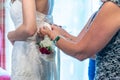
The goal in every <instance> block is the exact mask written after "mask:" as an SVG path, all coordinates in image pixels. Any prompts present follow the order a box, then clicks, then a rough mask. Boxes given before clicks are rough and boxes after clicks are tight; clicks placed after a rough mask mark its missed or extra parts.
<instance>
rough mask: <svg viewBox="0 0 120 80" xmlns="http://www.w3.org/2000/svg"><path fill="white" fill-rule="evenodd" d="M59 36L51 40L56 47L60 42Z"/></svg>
mask: <svg viewBox="0 0 120 80" xmlns="http://www.w3.org/2000/svg"><path fill="white" fill-rule="evenodd" d="M60 38H61V37H60V36H56V37H55V38H54V40H53V43H54V44H55V45H56V43H57V42H58V41H59V40H60Z"/></svg>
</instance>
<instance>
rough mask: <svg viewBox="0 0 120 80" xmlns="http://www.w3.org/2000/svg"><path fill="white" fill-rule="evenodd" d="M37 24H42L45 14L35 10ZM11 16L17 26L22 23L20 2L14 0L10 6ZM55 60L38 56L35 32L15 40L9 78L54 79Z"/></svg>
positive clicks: (15, 79) (25, 79)
mask: <svg viewBox="0 0 120 80" xmlns="http://www.w3.org/2000/svg"><path fill="white" fill-rule="evenodd" d="M36 15H37V16H36V20H37V26H39V27H40V26H41V25H43V21H44V18H45V15H44V14H42V13H39V12H36ZM11 17H12V20H13V22H14V24H15V28H17V27H18V26H19V25H21V23H22V4H21V2H20V0H16V1H15V2H14V3H13V4H12V6H11ZM54 72H55V62H46V61H45V60H43V59H42V58H41V57H40V52H39V50H38V49H37V46H36V34H35V35H34V36H32V37H29V38H28V39H27V41H16V42H15V43H14V46H13V51H12V75H11V80H56V79H54V74H56V73H54Z"/></svg>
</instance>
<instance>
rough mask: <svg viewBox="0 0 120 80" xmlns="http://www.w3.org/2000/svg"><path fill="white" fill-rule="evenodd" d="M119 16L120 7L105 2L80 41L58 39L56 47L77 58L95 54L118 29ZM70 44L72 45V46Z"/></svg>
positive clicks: (80, 58) (119, 23)
mask: <svg viewBox="0 0 120 80" xmlns="http://www.w3.org/2000/svg"><path fill="white" fill-rule="evenodd" d="M119 17H120V8H119V7H118V6H117V5H115V4H113V3H112V2H106V3H105V4H104V5H103V7H102V8H101V10H100V11H99V13H98V15H97V16H96V18H95V20H94V21H93V22H92V24H91V25H90V29H89V31H88V32H87V33H86V34H85V36H84V37H83V38H82V39H81V40H80V42H78V43H73V42H69V41H66V40H64V39H60V41H58V47H59V48H60V49H62V50H63V51H64V52H65V53H68V54H69V55H72V56H74V57H76V58H78V59H79V60H83V59H85V58H88V57H91V55H94V54H96V53H97V52H99V51H100V50H101V49H102V48H104V47H105V46H106V44H107V43H108V42H109V41H110V40H111V38H112V37H113V36H114V35H115V33H116V32H117V31H118V30H119V29H120V27H119V25H120V18H119ZM113 19H115V20H113ZM63 42H65V43H63ZM64 44H66V45H64ZM71 45H73V47H72V46H71Z"/></svg>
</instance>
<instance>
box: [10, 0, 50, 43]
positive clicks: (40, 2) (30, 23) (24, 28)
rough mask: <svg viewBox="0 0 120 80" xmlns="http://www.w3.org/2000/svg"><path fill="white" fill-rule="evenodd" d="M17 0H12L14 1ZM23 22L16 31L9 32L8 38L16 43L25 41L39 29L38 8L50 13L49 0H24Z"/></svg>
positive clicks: (40, 10)
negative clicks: (37, 24) (37, 22)
mask: <svg viewBox="0 0 120 80" xmlns="http://www.w3.org/2000/svg"><path fill="white" fill-rule="evenodd" d="M14 1H15V0H12V3H14ZM22 5H23V7H22V9H23V23H22V24H21V25H20V26H19V27H18V28H17V29H16V30H14V31H10V32H9V33H8V39H9V40H10V41H11V43H12V44H14V42H15V41H25V40H26V39H27V38H28V37H30V36H33V35H34V34H35V32H36V31H37V27H36V10H37V11H39V12H41V13H44V14H48V8H49V5H48V0H22Z"/></svg>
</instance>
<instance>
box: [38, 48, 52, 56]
mask: <svg viewBox="0 0 120 80" xmlns="http://www.w3.org/2000/svg"><path fill="white" fill-rule="evenodd" d="M39 50H40V52H41V53H42V54H50V53H51V51H50V50H48V49H47V48H45V47H40V48H39Z"/></svg>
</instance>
